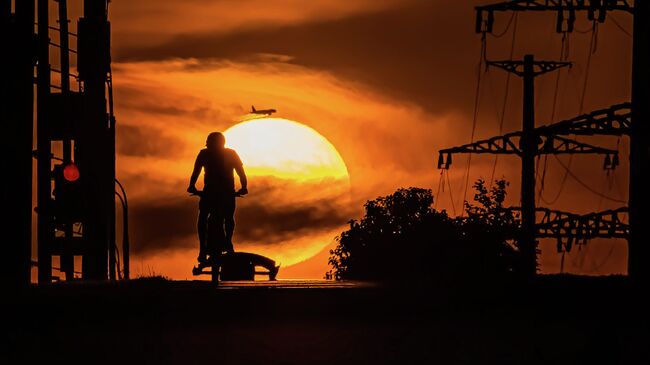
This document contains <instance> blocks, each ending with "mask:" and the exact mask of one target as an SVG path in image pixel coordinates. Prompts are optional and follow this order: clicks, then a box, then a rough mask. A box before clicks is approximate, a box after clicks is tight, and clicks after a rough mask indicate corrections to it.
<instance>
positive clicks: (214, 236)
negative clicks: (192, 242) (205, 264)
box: [208, 209, 225, 257]
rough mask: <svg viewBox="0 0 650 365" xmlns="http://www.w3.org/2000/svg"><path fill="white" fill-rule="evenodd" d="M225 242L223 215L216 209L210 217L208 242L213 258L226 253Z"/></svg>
mask: <svg viewBox="0 0 650 365" xmlns="http://www.w3.org/2000/svg"><path fill="white" fill-rule="evenodd" d="M224 241H225V232H224V229H223V214H221V212H220V211H219V209H215V210H214V211H213V212H211V213H210V216H209V217H208V242H209V246H210V255H211V256H213V255H214V257H217V256H218V255H220V254H221V252H223V251H224Z"/></svg>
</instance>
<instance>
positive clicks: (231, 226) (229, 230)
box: [224, 196, 235, 253]
mask: <svg viewBox="0 0 650 365" xmlns="http://www.w3.org/2000/svg"><path fill="white" fill-rule="evenodd" d="M224 226H225V230H226V232H225V234H226V237H225V238H226V241H225V245H226V251H227V252H228V253H232V252H235V249H234V247H233V245H232V236H233V233H234V232H235V197H234V196H233V197H232V199H228V200H226V204H225V205H224Z"/></svg>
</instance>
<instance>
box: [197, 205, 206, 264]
mask: <svg viewBox="0 0 650 365" xmlns="http://www.w3.org/2000/svg"><path fill="white" fill-rule="evenodd" d="M196 226H197V227H196V228H197V231H198V235H199V257H198V261H199V262H203V261H205V259H206V256H207V254H208V248H207V229H208V210H207V209H205V208H202V207H199V217H198V219H197V223H196Z"/></svg>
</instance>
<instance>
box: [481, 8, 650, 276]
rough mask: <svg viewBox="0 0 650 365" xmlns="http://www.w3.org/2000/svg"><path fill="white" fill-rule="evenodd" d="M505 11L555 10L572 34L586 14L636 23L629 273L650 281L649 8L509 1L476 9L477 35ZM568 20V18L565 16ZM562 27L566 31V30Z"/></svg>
mask: <svg viewBox="0 0 650 365" xmlns="http://www.w3.org/2000/svg"><path fill="white" fill-rule="evenodd" d="M503 11H553V12H556V14H557V21H558V24H557V25H558V26H557V27H556V28H557V29H558V31H566V32H571V31H572V30H573V23H574V22H575V20H576V13H577V12H586V13H587V17H588V19H589V20H592V21H598V22H600V23H602V22H604V21H606V19H607V13H608V12H610V11H619V12H625V13H628V14H632V16H633V22H634V34H633V49H632V53H633V55H632V75H631V76H632V103H631V108H632V113H631V114H632V116H631V123H630V132H629V137H630V181H629V202H628V206H629V218H630V226H629V232H630V234H629V239H628V274H629V275H630V276H631V277H633V278H634V279H636V280H638V281H640V282H643V283H647V282H649V281H650V265H648V264H647V262H646V261H647V260H649V259H650V246H649V245H648V242H650V231H649V230H648V229H647V227H645V225H646V224H647V222H648V221H649V220H650V213H649V211H648V207H650V194H648V193H647V192H645V191H644V190H645V181H644V175H645V174H644V172H645V170H646V169H647V168H648V166H649V165H650V145H649V143H650V125H648V123H647V122H648V120H650V70H648V66H647V65H648V64H650V4H649V1H647V0H636V1H635V2H634V6H631V5H630V2H629V1H628V0H608V1H602V0H544V1H542V0H510V1H505V2H501V3H496V4H492V5H485V6H478V7H476V14H477V17H476V31H477V32H479V33H491V32H492V28H493V23H494V13H495V12H503ZM567 15H568V16H567ZM565 25H566V27H565Z"/></svg>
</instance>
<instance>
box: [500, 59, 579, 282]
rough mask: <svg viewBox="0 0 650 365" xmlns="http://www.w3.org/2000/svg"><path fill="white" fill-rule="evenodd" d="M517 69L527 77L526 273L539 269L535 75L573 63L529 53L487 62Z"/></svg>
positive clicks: (524, 120) (524, 142) (524, 122)
mask: <svg viewBox="0 0 650 365" xmlns="http://www.w3.org/2000/svg"><path fill="white" fill-rule="evenodd" d="M487 65H488V66H496V67H498V68H501V69H503V70H505V71H507V72H510V73H513V74H515V75H517V76H519V77H521V78H523V81H524V92H523V115H522V129H521V131H522V136H521V142H520V148H521V156H520V157H521V237H520V239H519V242H518V243H519V249H520V250H521V253H522V260H523V265H524V268H525V269H524V270H525V271H526V275H530V276H533V275H535V273H536V272H537V240H536V239H535V156H537V137H536V135H535V78H536V77H537V76H540V75H543V74H545V73H548V72H552V71H555V70H558V69H560V68H563V67H567V66H571V63H570V62H549V61H535V59H534V56H533V55H525V56H524V59H523V60H522V61H501V62H487Z"/></svg>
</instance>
